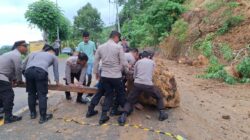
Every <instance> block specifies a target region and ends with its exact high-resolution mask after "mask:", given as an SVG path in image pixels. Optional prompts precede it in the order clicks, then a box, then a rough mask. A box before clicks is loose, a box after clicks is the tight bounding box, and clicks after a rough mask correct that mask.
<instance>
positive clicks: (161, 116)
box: [159, 110, 168, 121]
mask: <svg viewBox="0 0 250 140" xmlns="http://www.w3.org/2000/svg"><path fill="white" fill-rule="evenodd" d="M166 119H168V114H167V113H166V112H165V111H164V110H160V115H159V121H164V120H166Z"/></svg>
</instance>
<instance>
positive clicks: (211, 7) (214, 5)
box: [205, 0, 224, 13]
mask: <svg viewBox="0 0 250 140" xmlns="http://www.w3.org/2000/svg"><path fill="white" fill-rule="evenodd" d="M222 6H224V1H223V0H216V1H213V2H209V3H207V4H206V5H205V8H206V9H207V11H208V12H209V13H212V12H214V11H216V10H218V9H220V8H221V7H222Z"/></svg>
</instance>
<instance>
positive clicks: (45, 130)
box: [0, 60, 250, 140]
mask: <svg viewBox="0 0 250 140" xmlns="http://www.w3.org/2000/svg"><path fill="white" fill-rule="evenodd" d="M166 62H167V63H166V64H167V67H168V68H169V70H170V71H171V72H174V74H175V78H176V80H177V85H178V91H179V93H180V96H181V102H180V107H178V108H174V109H170V110H168V112H169V119H168V120H167V121H164V122H159V121H157V117H158V113H157V111H156V110H155V108H152V107H145V108H144V109H143V110H142V111H138V110H135V112H134V113H133V114H132V115H131V116H130V117H129V119H128V123H129V124H136V125H138V126H137V127H136V126H133V127H130V126H127V127H119V126H115V124H116V120H117V117H112V118H111V120H110V123H112V124H113V125H111V126H110V125H108V126H95V124H97V122H98V119H99V115H100V113H99V114H98V116H95V117H93V118H90V119H87V118H85V113H86V110H87V106H86V105H78V104H75V103H74V100H73V101H69V102H68V101H65V100H64V95H63V94H62V93H61V94H59V93H56V94H54V96H52V97H51V98H50V99H49V106H50V107H49V109H50V111H52V112H53V113H54V119H53V120H51V121H50V122H49V123H46V124H44V125H39V124H38V119H37V120H32V121H30V119H29V114H28V112H26V113H24V114H23V117H24V119H23V120H22V121H21V122H18V123H15V124H11V125H5V126H2V127H0V139H1V140H9V139H11V140H20V139H24V140H34V139H41V140H45V139H49V140H57V139H58V140H62V139H66V140H70V139H74V140H78V139H79V140H111V139H113V140H128V139H129V140H173V138H171V137H170V136H166V135H162V134H159V133H157V132H151V131H147V130H146V129H144V130H143V129H140V127H144V128H149V129H154V130H155V131H158V130H159V131H163V132H171V133H173V134H174V135H181V136H183V137H185V138H186V139H188V140H249V139H250V92H249V91H248V90H249V89H250V85H233V86H230V85H226V84H224V83H221V82H218V81H213V80H203V79H197V78H195V76H196V75H197V74H199V73H202V71H203V69H202V68H196V67H190V66H185V65H178V64H177V63H176V62H174V61H168V60H166ZM163 82H164V81H163ZM97 109H98V110H100V107H98V108H97ZM83 122H85V123H86V122H87V123H89V124H90V125H91V126H89V125H81V123H83Z"/></svg>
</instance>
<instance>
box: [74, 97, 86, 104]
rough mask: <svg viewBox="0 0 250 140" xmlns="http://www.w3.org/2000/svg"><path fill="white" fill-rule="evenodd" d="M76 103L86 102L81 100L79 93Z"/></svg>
mask: <svg viewBox="0 0 250 140" xmlns="http://www.w3.org/2000/svg"><path fill="white" fill-rule="evenodd" d="M76 103H79V104H87V102H85V101H83V99H82V96H81V95H77V98H76Z"/></svg>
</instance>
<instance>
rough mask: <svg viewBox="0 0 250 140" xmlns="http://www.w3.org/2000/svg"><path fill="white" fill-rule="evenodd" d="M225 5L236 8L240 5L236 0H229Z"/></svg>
mask: <svg viewBox="0 0 250 140" xmlns="http://www.w3.org/2000/svg"><path fill="white" fill-rule="evenodd" d="M227 5H228V6H229V7H230V8H236V7H238V6H239V5H240V3H238V2H236V1H230V2H228V3H227Z"/></svg>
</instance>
